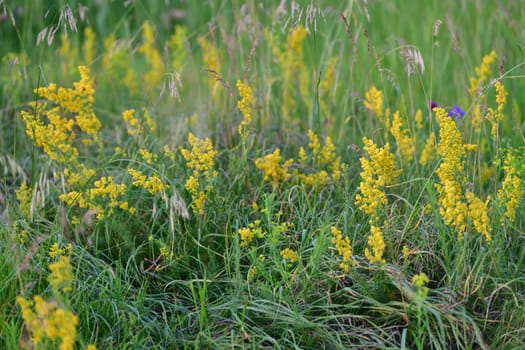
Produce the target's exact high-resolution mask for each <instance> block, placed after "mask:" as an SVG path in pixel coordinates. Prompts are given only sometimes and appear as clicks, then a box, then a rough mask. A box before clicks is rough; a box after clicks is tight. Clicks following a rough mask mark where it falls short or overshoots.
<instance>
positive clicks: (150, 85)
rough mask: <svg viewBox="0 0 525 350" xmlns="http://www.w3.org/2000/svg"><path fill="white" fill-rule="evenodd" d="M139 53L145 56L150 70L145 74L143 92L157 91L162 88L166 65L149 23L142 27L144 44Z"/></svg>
mask: <svg viewBox="0 0 525 350" xmlns="http://www.w3.org/2000/svg"><path fill="white" fill-rule="evenodd" d="M137 51H138V52H139V53H141V54H142V55H144V58H145V59H146V63H147V64H148V67H149V70H148V71H147V72H146V73H145V74H144V85H145V86H144V89H143V90H142V91H146V92H147V91H155V90H158V89H159V87H160V81H161V79H162V75H163V74H164V65H163V63H162V59H161V56H160V52H159V50H158V49H157V48H156V47H155V33H154V29H153V28H152V26H151V25H150V24H149V22H145V23H144V25H143V26H142V44H141V45H140V46H139V48H138V50H137Z"/></svg>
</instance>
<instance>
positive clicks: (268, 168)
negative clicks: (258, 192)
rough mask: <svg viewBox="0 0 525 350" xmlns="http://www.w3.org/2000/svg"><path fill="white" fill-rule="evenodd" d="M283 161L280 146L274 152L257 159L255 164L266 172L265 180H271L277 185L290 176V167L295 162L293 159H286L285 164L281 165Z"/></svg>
mask: <svg viewBox="0 0 525 350" xmlns="http://www.w3.org/2000/svg"><path fill="white" fill-rule="evenodd" d="M281 161H282V158H281V151H280V149H279V148H277V149H276V150H275V151H274V152H273V153H270V154H267V155H266V156H264V157H262V158H258V159H256V160H255V166H256V167H257V168H258V169H261V170H262V171H263V172H264V181H268V180H270V182H271V183H272V185H273V186H274V187H277V185H278V184H279V182H280V181H284V180H286V179H287V178H288V175H289V174H288V167H289V166H290V165H291V164H292V163H293V159H290V160H288V161H286V162H285V163H284V164H283V165H281Z"/></svg>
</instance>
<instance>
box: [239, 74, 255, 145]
mask: <svg viewBox="0 0 525 350" xmlns="http://www.w3.org/2000/svg"><path fill="white" fill-rule="evenodd" d="M237 89H238V90H239V96H240V97H241V99H240V100H239V101H237V108H239V111H241V114H242V117H243V120H242V121H241V123H240V124H239V126H238V127H237V131H238V132H239V134H240V135H242V136H243V137H246V136H247V134H248V127H249V126H250V125H251V123H252V106H253V102H254V99H253V92H252V88H251V87H250V86H249V85H247V84H244V83H243V82H242V81H240V80H237Z"/></svg>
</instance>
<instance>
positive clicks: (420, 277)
mask: <svg viewBox="0 0 525 350" xmlns="http://www.w3.org/2000/svg"><path fill="white" fill-rule="evenodd" d="M428 282H430V279H429V278H428V276H427V275H426V273H424V272H421V273H419V274H417V275H414V276H413V277H412V284H413V285H414V286H415V287H416V288H417V293H418V294H419V295H421V296H426V295H427V294H428V288H427V287H425V286H426V284H427V283H428Z"/></svg>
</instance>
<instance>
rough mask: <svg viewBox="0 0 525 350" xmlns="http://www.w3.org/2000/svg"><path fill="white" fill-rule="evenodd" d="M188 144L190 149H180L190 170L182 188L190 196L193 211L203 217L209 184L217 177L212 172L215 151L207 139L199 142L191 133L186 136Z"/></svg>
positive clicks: (214, 172)
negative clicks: (190, 172)
mask: <svg viewBox="0 0 525 350" xmlns="http://www.w3.org/2000/svg"><path fill="white" fill-rule="evenodd" d="M188 143H189V144H190V146H191V149H186V148H183V147H181V148H180V151H181V153H182V156H183V157H184V159H185V160H186V165H187V166H188V168H189V169H191V170H192V174H191V175H190V176H189V177H188V179H187V180H186V184H185V186H184V187H185V188H186V190H187V191H188V192H190V194H191V197H192V200H193V203H192V208H193V211H194V212H195V213H198V214H199V215H204V214H205V211H204V206H205V202H206V199H207V196H208V193H209V192H210V191H211V189H212V186H211V184H210V182H211V181H212V180H213V179H214V178H215V177H216V176H217V171H216V170H214V166H215V156H216V155H217V151H215V150H214V148H213V144H212V142H211V140H210V139H209V138H205V139H203V140H201V139H198V138H197V137H195V136H194V135H193V134H192V133H189V135H188ZM203 189H204V190H203Z"/></svg>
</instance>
